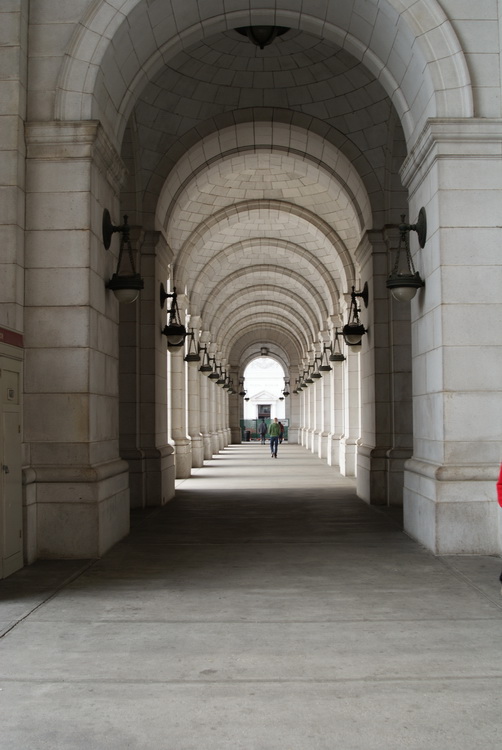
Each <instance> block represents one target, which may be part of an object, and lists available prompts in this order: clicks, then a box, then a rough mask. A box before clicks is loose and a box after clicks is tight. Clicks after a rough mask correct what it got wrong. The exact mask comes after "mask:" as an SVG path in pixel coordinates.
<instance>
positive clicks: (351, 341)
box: [342, 283, 368, 346]
mask: <svg viewBox="0 0 502 750" xmlns="http://www.w3.org/2000/svg"><path fill="white" fill-rule="evenodd" d="M355 289H356V288H355V287H354V286H353V287H352V292H351V294H350V311H349V320H348V322H347V323H346V324H345V325H344V327H343V328H342V336H343V338H344V340H345V343H346V344H347V345H348V346H358V345H359V344H360V343H361V340H362V337H363V336H364V334H365V333H366V328H365V327H364V326H363V324H362V323H361V321H360V319H359V313H360V312H361V308H360V307H359V306H358V304H357V301H356V300H357V298H358V297H360V298H361V299H362V300H363V302H364V306H365V307H368V284H367V283H366V284H365V285H364V287H363V289H362V291H361V292H356V290H355Z"/></svg>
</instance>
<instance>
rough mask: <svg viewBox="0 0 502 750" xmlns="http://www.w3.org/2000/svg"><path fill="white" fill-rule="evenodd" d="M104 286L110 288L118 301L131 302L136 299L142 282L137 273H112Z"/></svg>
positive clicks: (142, 284) (142, 285)
mask: <svg viewBox="0 0 502 750" xmlns="http://www.w3.org/2000/svg"><path fill="white" fill-rule="evenodd" d="M106 286H107V288H108V289H111V290H112V292H113V293H114V295H115V298H116V299H117V300H118V301H119V302H121V303H123V304H131V302H135V301H136V300H137V299H138V297H139V293H140V290H141V289H143V287H144V283H143V279H142V278H141V276H140V275H139V273H135V274H132V275H130V276H125V275H122V274H117V273H114V274H113V276H112V277H111V279H110V281H109V282H108V284H107V285H106Z"/></svg>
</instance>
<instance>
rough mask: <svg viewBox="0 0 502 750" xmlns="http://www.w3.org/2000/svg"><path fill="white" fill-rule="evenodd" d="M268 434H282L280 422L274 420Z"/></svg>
mask: <svg viewBox="0 0 502 750" xmlns="http://www.w3.org/2000/svg"><path fill="white" fill-rule="evenodd" d="M268 434H269V435H270V437H278V436H279V435H280V434H281V426H280V424H279V422H272V424H271V425H270V427H269V428H268Z"/></svg>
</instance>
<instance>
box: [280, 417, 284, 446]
mask: <svg viewBox="0 0 502 750" xmlns="http://www.w3.org/2000/svg"><path fill="white" fill-rule="evenodd" d="M279 427H280V428H281V431H280V433H279V445H282V441H283V440H284V425H283V424H282V422H279Z"/></svg>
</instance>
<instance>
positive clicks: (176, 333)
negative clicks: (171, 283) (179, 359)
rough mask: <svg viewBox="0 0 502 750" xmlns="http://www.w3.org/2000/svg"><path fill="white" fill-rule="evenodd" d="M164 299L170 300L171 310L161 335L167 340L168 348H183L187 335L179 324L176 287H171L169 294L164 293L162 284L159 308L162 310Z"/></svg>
mask: <svg viewBox="0 0 502 750" xmlns="http://www.w3.org/2000/svg"><path fill="white" fill-rule="evenodd" d="M166 299H172V302H171V309H170V310H169V322H168V324H167V325H165V326H164V328H163V329H162V333H163V335H164V336H166V338H167V345H168V346H170V347H176V348H178V347H180V346H183V344H184V341H185V337H186V335H187V332H186V328H185V326H184V325H182V323H181V319H180V311H179V310H178V295H177V294H176V287H173V291H172V292H171V293H168V292H166V290H165V288H164V284H162V283H161V285H160V306H161V307H162V308H163V307H164V303H165V301H166Z"/></svg>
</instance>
